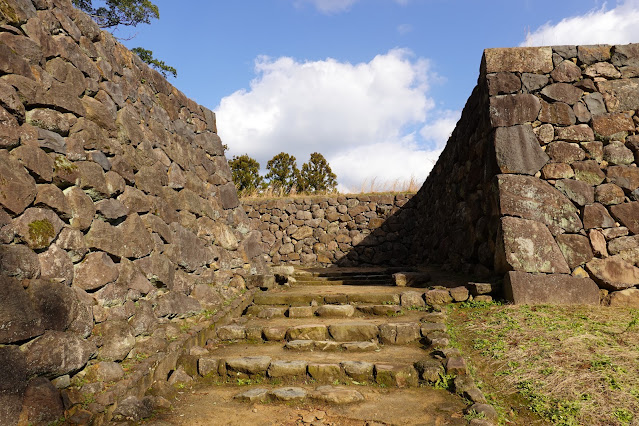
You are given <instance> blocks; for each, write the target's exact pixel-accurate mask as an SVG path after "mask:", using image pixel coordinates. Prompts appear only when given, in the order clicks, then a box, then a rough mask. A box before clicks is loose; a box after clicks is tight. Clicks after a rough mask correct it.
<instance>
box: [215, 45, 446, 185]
mask: <svg viewBox="0 0 639 426" xmlns="http://www.w3.org/2000/svg"><path fill="white" fill-rule="evenodd" d="M255 73H256V78H255V79H254V80H253V81H251V83H250V88H249V89H244V90H239V91H237V92H235V93H233V94H231V95H230V96H227V97H225V98H223V99H222V101H221V102H220V105H219V106H218V107H217V108H216V112H217V117H218V130H219V133H220V136H221V137H222V139H223V140H224V142H225V143H226V144H227V145H228V146H229V153H228V154H229V156H232V155H241V154H244V153H248V154H249V155H250V156H252V157H254V158H256V159H257V160H258V161H259V162H260V164H261V165H262V167H265V166H266V163H267V161H268V160H269V159H270V158H272V157H273V156H274V155H275V154H277V153H279V152H281V151H283V152H287V153H289V154H291V155H294V156H295V157H296V158H297V161H298V166H301V164H302V163H304V162H306V161H308V157H309V156H310V153H312V152H320V153H322V154H323V155H324V156H325V157H326V159H327V160H328V161H329V163H330V165H331V167H332V168H333V171H334V172H335V173H336V174H337V176H338V182H339V183H340V184H341V185H342V188H344V187H348V188H350V189H353V190H358V189H359V187H360V186H361V184H362V182H363V181H364V180H369V181H370V180H371V179H374V178H376V179H377V180H378V181H394V180H407V179H410V177H411V176H414V177H415V178H419V179H421V180H423V179H424V178H425V177H426V175H427V174H428V172H429V171H430V169H431V168H432V165H433V163H434V160H435V159H436V158H437V156H438V155H439V152H440V150H441V148H442V146H443V142H442V140H444V137H445V136H447V135H448V134H449V133H450V131H451V130H452V129H450V128H449V127H450V123H451V122H453V121H455V119H454V114H453V113H450V112H445V113H441V114H436V113H434V111H433V109H434V103H433V101H432V99H430V98H429V97H428V96H427V92H428V88H429V83H430V82H431V81H432V80H433V79H434V78H436V77H435V76H434V73H433V72H432V71H431V69H430V66H429V63H428V61H427V60H425V59H422V58H415V57H414V55H413V54H412V53H411V52H410V51H408V50H405V49H393V50H391V51H389V52H387V53H385V54H380V55H377V56H375V57H374V58H373V59H371V60H370V61H369V62H365V63H358V64H351V63H348V62H339V61H337V60H335V59H330V58H329V59H326V60H320V61H305V62H302V61H298V60H295V59H293V58H289V57H281V58H270V57H266V56H262V57H259V58H257V60H256V62H255ZM420 129H421V131H420Z"/></svg>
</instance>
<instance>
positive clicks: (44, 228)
mask: <svg viewBox="0 0 639 426" xmlns="http://www.w3.org/2000/svg"><path fill="white" fill-rule="evenodd" d="M54 237H55V228H54V227H53V224H52V223H51V222H49V221H48V220H47V219H42V220H34V221H33V222H31V223H30V224H29V239H30V240H31V242H32V243H33V245H34V246H35V247H36V248H44V247H46V246H48V245H49V241H51V240H52V239H53V238H54Z"/></svg>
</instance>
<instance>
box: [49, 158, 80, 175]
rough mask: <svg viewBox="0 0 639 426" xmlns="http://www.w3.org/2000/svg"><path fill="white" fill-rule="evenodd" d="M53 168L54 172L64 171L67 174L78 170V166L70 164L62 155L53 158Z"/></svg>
mask: <svg viewBox="0 0 639 426" xmlns="http://www.w3.org/2000/svg"><path fill="white" fill-rule="evenodd" d="M53 167H54V169H55V171H64V172H67V173H71V172H72V171H74V170H77V168H78V166H76V165H75V164H73V163H72V162H70V161H69V160H68V159H67V157H65V156H64V155H58V156H56V157H55V160H54V166H53Z"/></svg>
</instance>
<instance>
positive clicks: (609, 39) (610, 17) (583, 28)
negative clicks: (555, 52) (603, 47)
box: [521, 0, 639, 46]
mask: <svg viewBox="0 0 639 426" xmlns="http://www.w3.org/2000/svg"><path fill="white" fill-rule="evenodd" d="M638 22H639V0H625V1H622V2H619V3H617V5H616V6H615V7H614V8H612V9H608V8H607V6H606V4H604V5H603V6H602V7H601V8H600V9H595V10H591V11H590V12H588V13H586V14H585V15H580V16H573V17H570V18H565V19H562V20H561V21H560V22H559V23H557V24H553V23H551V22H548V23H546V24H544V25H542V26H541V27H539V28H538V29H536V30H535V31H533V32H532V33H530V34H528V35H527V36H526V40H525V41H524V42H523V43H522V44H521V45H522V46H551V45H560V44H625V43H632V42H637V40H639V25H637V23H638Z"/></svg>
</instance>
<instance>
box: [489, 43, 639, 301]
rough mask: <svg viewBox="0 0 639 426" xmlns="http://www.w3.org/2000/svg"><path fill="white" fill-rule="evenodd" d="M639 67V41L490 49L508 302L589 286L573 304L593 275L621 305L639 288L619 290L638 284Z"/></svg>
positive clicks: (501, 259) (500, 262)
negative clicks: (548, 291) (538, 292)
mask: <svg viewBox="0 0 639 426" xmlns="http://www.w3.org/2000/svg"><path fill="white" fill-rule="evenodd" d="M638 66H639V45H625V46H607V45H597V46H555V47H552V48H551V47H544V48H521V49H489V50H487V51H486V52H485V54H484V59H483V63H482V76H485V79H486V82H487V84H488V89H489V95H490V99H489V113H490V120H491V125H492V127H493V128H494V131H493V141H494V149H495V158H496V161H497V166H498V168H499V171H500V174H498V175H497V176H496V178H495V188H496V193H497V194H498V197H497V205H496V206H495V207H496V208H497V211H498V213H499V216H500V223H499V228H498V235H497V239H496V249H495V264H494V268H495V270H496V271H497V272H499V273H506V280H505V282H506V294H507V296H508V297H509V298H511V299H513V300H515V301H525V300H528V299H529V298H530V294H531V293H534V290H535V289H537V288H539V289H548V288H553V289H555V290H556V293H559V294H564V295H565V294H567V293H568V292H569V290H570V289H571V288H581V292H580V294H574V295H573V296H574V297H573V299H572V300H573V301H584V300H586V299H584V295H589V296H588V297H589V299H588V300H591V301H592V300H594V299H596V298H595V297H594V296H593V293H596V291H597V286H595V285H594V284H593V283H592V282H591V281H590V279H592V280H594V281H595V282H596V283H597V284H598V286H599V288H601V289H602V290H604V294H605V293H606V292H611V293H610V295H608V296H607V300H610V301H612V303H616V302H615V300H617V299H618V300H621V299H624V298H626V297H627V296H628V295H629V294H632V293H633V292H636V291H637V290H630V291H625V292H620V291H621V290H625V289H630V288H632V287H635V286H636V285H637V284H639V269H638V268H636V266H635V265H636V264H637V262H639V256H638V254H639V240H638V239H637V238H639V236H637V235H639V228H637V226H636V224H637V218H639V202H637V199H639V196H638V195H637V191H636V190H637V188H639V169H637V164H636V156H637V155H639V143H638V142H639V136H637V127H636V125H637V123H639V116H637V110H638V109H639V79H637V78H636V77H637V76H639V67H638ZM527 274H535V275H527ZM541 274H545V275H541ZM569 274H570V275H572V276H573V277H574V278H572V279H571V278H569V276H570V275H569ZM580 277H583V278H586V279H585V280H583V279H580ZM542 299H543V298H542Z"/></svg>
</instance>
